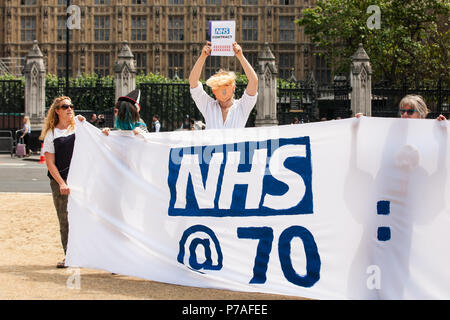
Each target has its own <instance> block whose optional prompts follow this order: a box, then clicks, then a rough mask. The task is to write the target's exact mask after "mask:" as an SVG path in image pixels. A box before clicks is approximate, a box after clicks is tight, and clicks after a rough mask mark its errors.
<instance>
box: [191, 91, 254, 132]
mask: <svg viewBox="0 0 450 320" xmlns="http://www.w3.org/2000/svg"><path fill="white" fill-rule="evenodd" d="M191 95H192V99H193V100H194V102H195V104H196V105H197V108H198V109H199V110H200V112H201V113H202V115H203V117H204V118H205V122H206V129H228V128H244V127H245V124H246V123H247V119H248V116H249V115H250V112H251V111H252V109H253V107H254V106H255V104H256V99H257V98H258V93H256V94H255V95H254V96H249V95H248V94H247V92H245V91H244V94H243V95H242V97H241V98H240V99H237V100H234V103H233V105H232V106H231V108H230V109H229V110H228V114H227V118H226V120H225V122H223V118H222V110H221V109H220V105H219V102H218V101H217V100H215V99H213V98H212V97H211V96H209V95H208V94H207V93H206V92H205V90H203V85H202V84H201V82H199V83H198V86H197V87H195V88H191Z"/></svg>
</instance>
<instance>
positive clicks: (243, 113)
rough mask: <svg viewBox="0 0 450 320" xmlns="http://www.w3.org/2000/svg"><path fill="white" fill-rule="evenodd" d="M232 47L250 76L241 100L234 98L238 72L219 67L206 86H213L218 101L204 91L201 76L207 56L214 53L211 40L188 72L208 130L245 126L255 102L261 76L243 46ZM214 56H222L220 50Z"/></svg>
mask: <svg viewBox="0 0 450 320" xmlns="http://www.w3.org/2000/svg"><path fill="white" fill-rule="evenodd" d="M232 48H233V51H234V54H235V55H236V58H237V59H238V60H239V62H240V63H241V66H242V68H243V69H244V72H245V75H246V76H247V79H248V84H247V88H246V89H245V92H244V94H243V95H242V97H241V98H240V99H238V100H235V99H234V97H233V96H234V89H235V88H236V83H235V79H236V75H235V74H234V72H231V71H224V70H219V72H217V73H216V74H214V75H213V76H211V77H210V78H209V79H208V80H207V81H206V85H207V86H209V87H211V88H212V91H213V93H214V95H215V96H216V100H214V99H213V98H212V97H210V96H209V95H208V94H207V93H206V92H205V91H204V90H203V85H202V84H201V82H200V81H199V79H200V74H201V72H202V69H203V65H204V64H205V61H206V58H207V57H208V56H209V55H211V53H212V48H211V42H209V41H208V42H206V45H205V46H204V47H203V49H202V52H201V54H200V57H199V58H198V60H197V62H196V63H195V65H194V67H193V68H192V71H191V74H190V75H189V85H190V87H191V95H192V99H193V100H194V102H195V104H196V106H197V108H198V109H199V110H200V112H201V113H202V115H203V117H204V118H205V122H206V129H225V128H244V127H245V124H246V123H247V119H248V117H249V115H250V112H251V111H252V109H253V107H254V106H255V104H256V99H257V96H258V76H257V75H256V73H255V70H253V68H252V66H251V65H250V63H249V62H248V61H247V59H246V58H245V57H244V54H243V53H242V48H241V46H240V45H238V44H237V43H236V42H233V43H232ZM215 55H220V53H218V52H217V53H216V54H215Z"/></svg>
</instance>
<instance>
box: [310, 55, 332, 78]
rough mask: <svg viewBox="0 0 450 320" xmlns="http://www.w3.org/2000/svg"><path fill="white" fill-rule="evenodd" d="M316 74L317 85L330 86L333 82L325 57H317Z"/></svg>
mask: <svg viewBox="0 0 450 320" xmlns="http://www.w3.org/2000/svg"><path fill="white" fill-rule="evenodd" d="M314 73H315V74H314V75H315V76H316V81H317V83H321V84H328V83H330V82H331V69H330V68H329V67H328V64H327V60H326V58H325V57H324V56H319V55H316V70H315V72H314Z"/></svg>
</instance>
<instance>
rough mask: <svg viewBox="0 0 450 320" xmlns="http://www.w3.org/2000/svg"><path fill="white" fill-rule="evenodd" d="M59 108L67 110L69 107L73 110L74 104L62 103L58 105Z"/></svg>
mask: <svg viewBox="0 0 450 320" xmlns="http://www.w3.org/2000/svg"><path fill="white" fill-rule="evenodd" d="M59 108H60V109H63V110H67V109H69V108H71V109H72V110H73V109H74V106H73V104H63V105H61V106H59Z"/></svg>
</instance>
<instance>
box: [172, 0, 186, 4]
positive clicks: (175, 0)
mask: <svg viewBox="0 0 450 320" xmlns="http://www.w3.org/2000/svg"><path fill="white" fill-rule="evenodd" d="M169 4H184V0H169Z"/></svg>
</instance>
